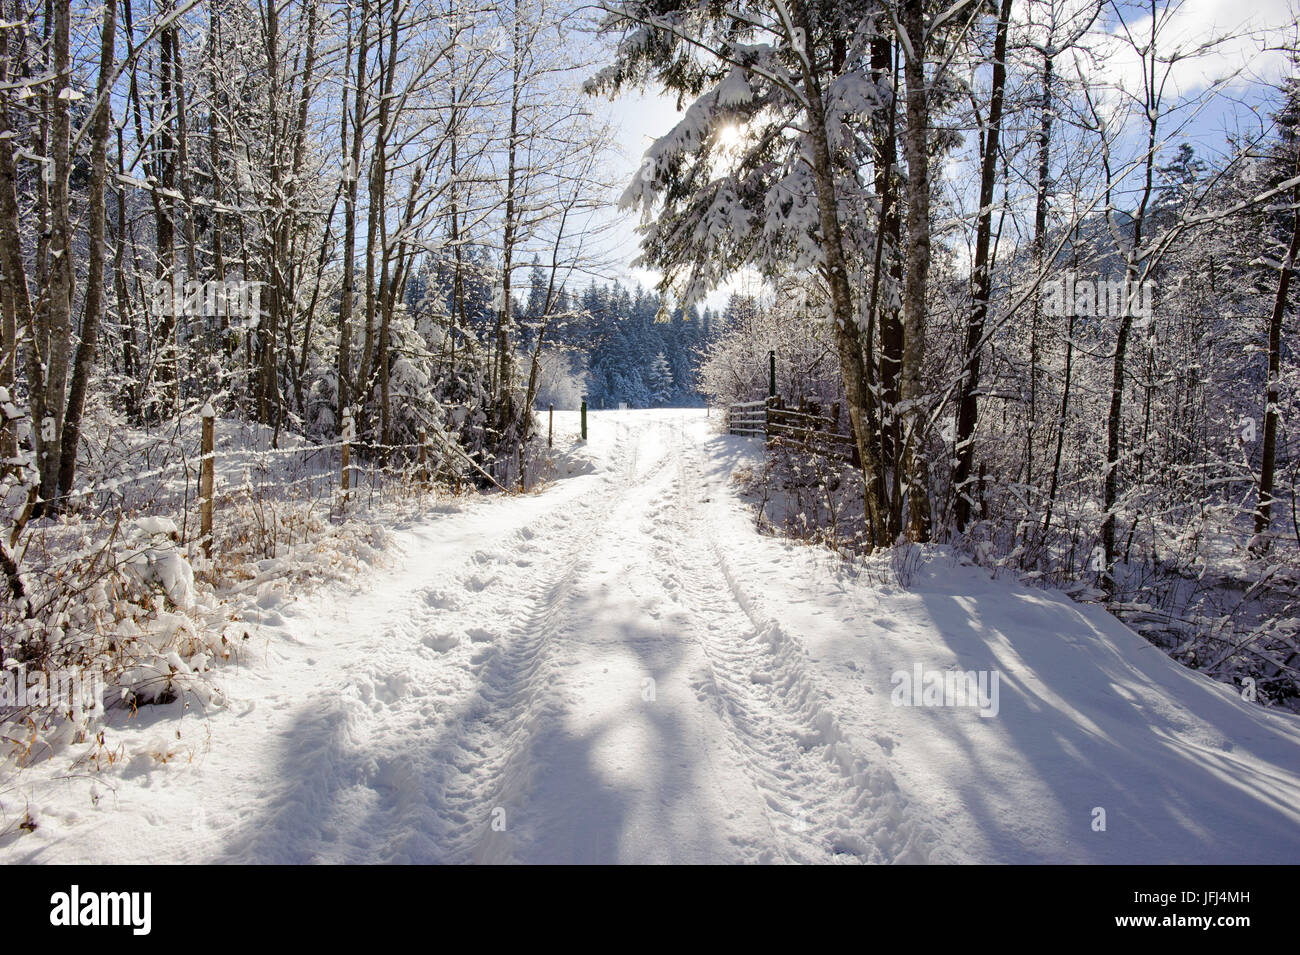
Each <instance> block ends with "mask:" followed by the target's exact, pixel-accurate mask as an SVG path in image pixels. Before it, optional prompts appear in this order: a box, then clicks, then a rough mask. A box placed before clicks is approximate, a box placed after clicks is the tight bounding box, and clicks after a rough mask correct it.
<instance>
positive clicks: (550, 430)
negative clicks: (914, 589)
mask: <svg viewBox="0 0 1300 955" xmlns="http://www.w3.org/2000/svg"><path fill="white" fill-rule="evenodd" d="M554 445H555V405H547V406H546V446H547V447H548V448H550V447H554Z"/></svg>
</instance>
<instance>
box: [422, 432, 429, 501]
mask: <svg viewBox="0 0 1300 955" xmlns="http://www.w3.org/2000/svg"><path fill="white" fill-rule="evenodd" d="M420 483H421V484H422V485H423V486H425V487H428V486H429V432H428V430H427V429H425V428H421V429H420Z"/></svg>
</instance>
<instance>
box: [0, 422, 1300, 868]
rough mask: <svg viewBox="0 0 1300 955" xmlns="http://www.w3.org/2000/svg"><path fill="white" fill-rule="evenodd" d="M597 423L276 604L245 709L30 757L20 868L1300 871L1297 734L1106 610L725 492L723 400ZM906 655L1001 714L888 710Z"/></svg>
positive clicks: (732, 449)
mask: <svg viewBox="0 0 1300 955" xmlns="http://www.w3.org/2000/svg"><path fill="white" fill-rule="evenodd" d="M557 417H558V416H557ZM592 419H593V420H592V441H591V445H590V448H589V450H588V454H589V456H590V459H591V461H592V462H593V469H592V471H591V473H587V474H582V475H579V476H576V477H570V478H567V479H564V480H562V481H560V482H558V483H557V484H556V485H555V486H553V487H552V488H550V489H548V490H547V491H545V492H544V493H541V494H537V495H528V496H521V497H497V498H490V499H483V500H475V501H473V502H472V504H471V505H469V506H467V507H465V508H464V509H453V508H448V509H446V510H445V512H442V513H432V514H429V515H428V516H427V518H426V519H422V520H421V521H419V522H418V523H415V524H414V525H412V526H410V527H406V528H402V529H400V533H399V539H400V540H401V541H402V546H403V548H404V551H405V554H404V558H403V559H402V560H401V561H398V562H395V564H394V566H395V567H396V568H397V569H396V570H392V571H388V572H378V573H377V574H376V579H375V580H373V581H366V582H365V585H364V586H361V587H359V588H355V589H352V590H345V589H342V588H334V589H331V590H326V591H323V592H320V593H317V594H314V595H312V596H311V597H310V598H308V599H306V600H303V601H298V602H286V603H284V604H282V605H280V606H275V605H274V604H275V601H274V600H270V601H268V616H267V619H266V620H265V621H264V622H263V623H264V626H263V628H262V637H261V639H262V640H263V646H264V647H265V654H264V655H260V656H261V658H260V659H256V660H252V661H250V662H249V665H247V666H246V667H245V668H244V669H243V670H242V671H241V672H240V673H238V674H235V675H232V676H231V678H230V679H229V680H228V681H227V687H228V690H229V692H230V695H231V697H232V699H233V701H234V702H233V703H232V704H231V705H230V707H229V708H228V709H227V710H226V711H222V712H217V713H214V714H212V715H211V716H210V717H209V718H208V719H206V720H200V719H196V718H193V717H187V718H186V719H185V720H184V721H182V722H181V723H180V724H179V725H180V727H181V729H180V737H179V739H177V738H175V734H176V725H177V724H176V723H175V722H174V721H171V720H166V719H163V718H161V716H159V717H151V716H149V715H147V714H142V717H141V720H142V721H144V722H145V724H146V725H139V726H133V727H131V728H130V729H129V731H128V732H129V734H130V735H131V737H132V738H131V745H129V746H128V749H129V750H130V751H131V752H133V753H134V754H135V755H134V756H133V758H131V759H130V760H129V761H128V762H126V764H125V765H124V766H122V767H120V768H115V769H112V770H110V771H108V772H106V773H104V774H101V776H100V777H98V778H96V779H93V780H91V779H87V778H84V777H76V778H73V779H65V780H59V779H56V778H55V776H57V773H55V772H54V771H53V770H45V769H40V768H38V771H33V772H31V773H30V774H29V778H28V779H27V780H26V781H25V782H24V785H26V786H28V787H29V788H30V794H31V796H32V798H33V800H34V803H35V804H36V805H37V806H38V808H39V820H40V826H39V828H38V829H37V830H36V831H35V832H33V833H30V834H24V835H22V836H19V837H9V838H7V839H6V840H5V842H4V843H3V844H0V859H2V860H3V861H6V862H21V861H40V862H81V861H96V862H136V861H184V862H205V861H230V862H254V861H256V862H470V861H481V862H822V861H850V862H852V861H862V862H926V861H932V862H946V861H996V862H1017V861H1024V862H1035V861H1047V862H1068V861H1080V862H1082V861H1112V862H1162V861H1222V862H1262V861H1278V862H1281V861H1288V862H1296V861H1300V720H1297V719H1296V718H1294V717H1291V716H1288V715H1285V714H1274V713H1266V712H1263V711H1262V710H1260V709H1259V708H1258V707H1251V706H1248V705H1247V704H1244V703H1243V702H1242V701H1240V700H1239V699H1237V698H1236V697H1235V696H1234V695H1233V694H1232V692H1231V690H1230V689H1228V688H1226V687H1220V686H1217V685H1215V684H1212V683H1210V682H1209V681H1207V680H1204V679H1202V678H1200V677H1199V676H1196V675H1195V674H1190V673H1187V672H1186V671H1183V670H1180V669H1179V668H1178V667H1177V666H1175V665H1174V664H1173V663H1171V662H1170V661H1169V660H1168V659H1167V658H1165V657H1164V656H1163V655H1162V654H1160V653H1159V651H1156V650H1154V649H1153V648H1151V647H1149V646H1147V645H1146V644H1144V643H1143V642H1142V641H1141V640H1140V639H1139V638H1138V637H1136V636H1135V635H1133V634H1132V633H1131V632H1130V631H1128V630H1127V629H1126V628H1124V627H1123V626H1121V625H1120V624H1118V623H1116V622H1114V621H1113V620H1111V619H1110V618H1109V617H1107V616H1106V615H1105V614H1104V613H1102V612H1101V611H1099V610H1096V609H1095V608H1087V607H1075V606H1074V605H1073V604H1071V603H1069V602H1068V601H1066V600H1065V599H1064V598H1061V597H1059V596H1056V595H1053V594H1047V593H1043V592H1038V591H1030V590H1026V589H1024V588H1021V587H1018V586H1016V585H1014V584H1009V583H1005V582H997V581H991V580H989V578H988V576H987V574H986V573H984V572H982V571H979V570H978V569H976V568H969V567H964V566H960V565H959V564H957V563H955V562H953V561H951V560H950V559H947V558H935V559H934V560H932V561H930V562H928V563H927V564H925V565H924V566H923V567H922V568H921V569H920V570H919V571H918V573H917V580H916V582H915V583H914V585H913V587H912V588H910V589H908V590H902V589H900V588H898V587H897V586H896V585H893V584H892V583H887V582H886V581H885V580H884V579H883V578H884V575H880V577H879V579H877V578H873V577H872V575H870V574H859V575H856V576H855V575H853V574H851V573H849V572H848V571H846V570H845V569H844V568H843V567H841V566H840V565H839V564H838V563H837V562H836V561H835V560H834V559H833V558H832V557H831V556H830V555H828V554H827V553H825V552H823V551H820V550H818V549H815V548H809V547H801V546H798V545H794V544H791V543H789V542H783V541H778V540H774V539H771V538H763V537H760V536H759V535H758V534H757V533H756V532H755V531H754V530H753V527H752V521H751V519H750V518H749V516H748V515H747V514H746V513H745V512H744V511H743V510H742V508H741V507H740V505H739V503H738V502H737V501H736V500H735V498H734V491H733V490H732V488H731V487H730V485H729V482H728V478H729V475H730V473H731V471H732V469H733V468H734V467H735V466H736V465H737V464H740V463H744V462H745V461H747V460H749V459H750V458H751V456H752V455H753V453H754V452H755V451H756V450H757V448H756V446H751V445H749V444H747V443H746V442H745V441H744V440H743V439H734V438H727V437H721V436H717V435H716V434H714V433H713V431H712V430H711V422H709V421H707V420H706V419H705V418H704V416H703V415H702V414H701V413H698V412H640V413H617V412H608V413H600V414H594V415H593V416H592ZM564 424H565V425H566V426H568V425H571V424H573V422H569V421H567V420H565V421H564ZM914 664H922V665H924V666H926V667H928V668H934V669H941V670H942V669H947V668H952V667H960V668H962V669H977V668H996V669H997V670H998V671H999V672H1000V674H1001V676H1002V691H1001V692H1002V698H1001V704H1000V713H999V715H998V716H997V717H995V718H991V719H983V718H981V717H980V716H979V715H978V714H977V713H976V712H974V711H973V710H968V709H967V710H963V709H959V708H951V707H949V708H940V709H935V708H919V707H897V706H893V705H891V702H890V694H891V689H892V686H891V680H890V675H891V674H892V673H894V672H895V671H898V670H910V669H911V668H912V667H913V665H914ZM150 719H154V720H155V722H153V723H152V724H148V722H147V721H149V720H150ZM149 751H154V752H160V751H166V752H170V753H172V754H173V755H172V756H171V758H169V759H168V760H167V761H166V762H165V763H163V762H160V761H159V759H157V758H155V757H153V756H150V755H148V752H149ZM6 805H12V799H9V800H6ZM1095 807H1103V808H1105V809H1106V811H1107V814H1108V827H1107V831H1105V832H1095V831H1093V829H1092V821H1093V819H1094V812H1093V811H1094V809H1095Z"/></svg>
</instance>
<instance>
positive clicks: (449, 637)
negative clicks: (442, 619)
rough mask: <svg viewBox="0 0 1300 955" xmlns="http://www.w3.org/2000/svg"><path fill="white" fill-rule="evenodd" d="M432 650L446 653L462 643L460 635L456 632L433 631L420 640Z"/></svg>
mask: <svg viewBox="0 0 1300 955" xmlns="http://www.w3.org/2000/svg"><path fill="white" fill-rule="evenodd" d="M420 642H421V643H423V644H424V645H425V646H426V647H428V648H429V649H430V650H437V651H438V652H439V653H446V652H447V651H448V650H450V649H451V648H452V647H454V646H456V645H457V644H459V643H460V637H458V636H456V635H455V634H454V633H431V634H429V635H428V636H426V637H425V638H424V639H423V640H421V641H420Z"/></svg>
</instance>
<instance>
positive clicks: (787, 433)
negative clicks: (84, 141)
mask: <svg viewBox="0 0 1300 955" xmlns="http://www.w3.org/2000/svg"><path fill="white" fill-rule="evenodd" d="M840 420H841V419H840V406H839V405H838V404H835V405H832V406H831V413H830V414H829V415H824V414H822V413H821V408H820V406H818V405H817V404H816V403H815V402H806V401H804V400H801V401H800V402H799V409H798V410H795V409H793V408H787V407H785V402H784V400H783V399H782V398H781V397H780V396H777V397H773V398H767V399H765V400H763V401H741V402H737V403H735V404H732V405H728V406H727V433H728V434H739V435H746V436H750V437H762V438H765V439H766V441H767V444H768V447H786V448H792V449H798V450H803V451H808V452H810V453H812V454H820V455H822V456H824V457H830V458H837V459H839V460H841V461H847V462H849V463H850V464H852V465H853V466H854V467H858V466H859V458H858V443H857V441H856V440H854V438H853V435H851V434H845V433H844V432H842V431H841V430H840Z"/></svg>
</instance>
